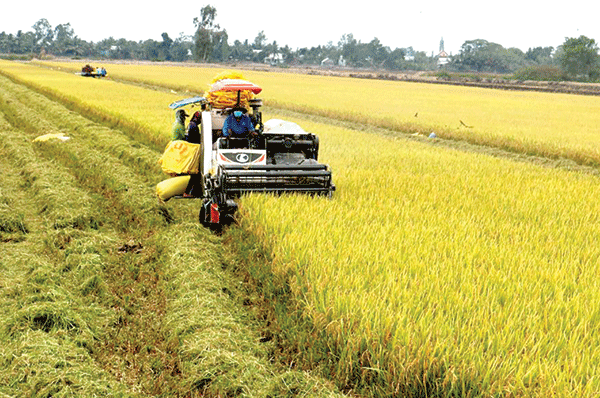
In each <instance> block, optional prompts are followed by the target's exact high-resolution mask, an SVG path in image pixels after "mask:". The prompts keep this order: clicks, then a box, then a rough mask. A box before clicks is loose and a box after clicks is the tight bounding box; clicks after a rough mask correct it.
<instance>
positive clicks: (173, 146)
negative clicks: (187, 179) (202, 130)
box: [158, 140, 201, 175]
mask: <svg viewBox="0 0 600 398" xmlns="http://www.w3.org/2000/svg"><path fill="white" fill-rule="evenodd" d="M200 149H201V145H200V144H192V143H189V142H187V141H180V140H176V141H171V142H170V143H169V145H167V148H166V149H165V151H164V153H163V154H162V156H161V157H160V159H158V164H160V166H161V168H162V169H163V171H164V172H165V173H167V174H169V175H171V174H197V173H198V165H199V163H200Z"/></svg>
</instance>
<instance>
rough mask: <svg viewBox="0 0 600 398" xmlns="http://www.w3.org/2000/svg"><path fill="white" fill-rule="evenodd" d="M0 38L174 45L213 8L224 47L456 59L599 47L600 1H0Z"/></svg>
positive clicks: (188, 33)
mask: <svg viewBox="0 0 600 398" xmlns="http://www.w3.org/2000/svg"><path fill="white" fill-rule="evenodd" d="M3 3H4V4H3V5H2V7H1V14H0V32H6V33H13V34H16V33H17V31H18V30H19V29H20V30H23V31H31V30H33V29H32V26H33V24H34V23H35V22H36V21H38V20H39V19H41V18H46V19H47V20H48V22H50V25H52V27H53V28H54V27H56V26H57V25H59V24H63V23H68V22H69V23H71V26H72V27H73V30H74V31H75V34H76V35H77V36H78V37H80V38H81V39H83V40H86V41H93V42H98V41H100V40H102V39H105V38H108V37H110V36H112V37H114V38H115V39H120V38H125V39H127V40H134V41H139V40H146V39H154V40H157V41H160V40H161V34H162V33H163V32H166V33H168V34H169V37H171V38H172V39H176V38H177V37H179V35H180V33H183V34H186V35H192V34H193V32H194V24H193V19H194V17H199V16H200V9H201V8H202V7H203V6H205V5H208V4H210V5H212V6H213V7H215V8H216V9H217V17H216V19H215V22H216V23H217V24H219V25H220V26H221V28H224V29H226V30H227V33H228V35H229V44H233V42H234V40H240V41H244V40H245V39H248V40H249V41H250V42H253V41H254V38H255V37H256V36H257V34H258V32H260V31H264V33H265V35H266V37H267V42H268V43H271V42H273V41H274V40H275V41H277V44H278V45H279V46H284V45H286V44H287V45H288V46H290V47H291V48H292V49H293V50H296V49H298V48H303V47H308V48H310V47H314V46H318V45H327V44H328V43H329V42H332V43H333V44H335V45H337V43H338V42H339V41H340V39H341V37H342V36H343V35H344V34H348V33H352V34H353V35H354V38H355V39H357V40H359V41H361V42H363V43H368V42H370V41H371V40H373V39H374V38H378V39H379V41H380V42H381V43H382V44H383V45H384V46H387V47H390V48H391V49H392V50H393V49H395V48H403V47H409V46H412V47H413V48H414V49H415V50H417V51H425V52H426V53H428V54H429V53H431V52H434V53H437V52H438V49H439V44H440V39H441V38H442V37H443V38H444V43H445V50H446V52H448V53H452V54H456V53H458V51H459V50H460V47H461V46H462V44H463V43H464V42H465V41H467V40H474V39H485V40H487V41H490V42H495V43H498V44H500V45H502V46H504V47H506V48H509V47H517V48H520V49H521V50H523V51H527V49H529V48H530V47H547V46H552V47H555V48H556V47H557V46H559V45H561V44H562V43H563V42H564V41H565V37H579V36H580V35H585V36H587V37H589V38H592V39H595V40H596V42H597V43H598V42H600V23H599V22H598V11H600V2H597V1H591V0H587V1H582V0H572V1H570V2H542V1H539V0H538V1H535V2H529V1H527V0H520V1H518V0H506V1H502V2H494V3H492V2H483V1H480V0H478V1H475V0H459V1H454V2H449V1H440V0H422V1H414V2H408V4H402V3H404V2H393V3H392V2H390V0H367V1H361V2H358V4H359V5H358V6H353V5H351V4H353V3H356V2H345V3H344V4H343V5H340V3H339V2H327V1H325V0H321V1H317V0H303V1H302V0H301V1H294V2H286V1H281V0H278V1H275V0H265V1H254V2H253V1H249V0H245V1H241V0H228V1H219V0H216V1H215V0H213V1H202V2H198V3H197V4H196V5H193V4H192V3H195V2H185V1H183V2H181V1H177V2H175V1H171V2H156V1H144V2H138V1H134V2H131V1H123V0H121V1H116V0H100V1H97V0H96V1H94V0H92V1H60V0H58V1H47V0H46V1H38V0H29V1H18V0H9V1H7V0H4V1H3Z"/></svg>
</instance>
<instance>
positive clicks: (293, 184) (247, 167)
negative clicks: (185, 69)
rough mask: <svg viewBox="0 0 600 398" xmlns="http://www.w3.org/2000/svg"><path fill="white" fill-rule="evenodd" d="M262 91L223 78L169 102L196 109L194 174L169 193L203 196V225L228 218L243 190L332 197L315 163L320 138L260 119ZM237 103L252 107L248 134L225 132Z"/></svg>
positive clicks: (325, 172) (323, 168) (323, 170)
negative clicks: (202, 92)
mask: <svg viewBox="0 0 600 398" xmlns="http://www.w3.org/2000/svg"><path fill="white" fill-rule="evenodd" d="M261 91H262V89H261V88H260V87H258V86H257V85H255V84H253V83H251V82H249V81H246V80H242V79H222V80H218V81H217V82H215V83H214V84H213V85H212V88H211V90H210V91H209V93H208V95H207V98H205V97H193V98H188V99H184V100H181V101H177V102H174V103H172V104H171V105H169V108H171V109H173V110H178V109H181V108H183V107H186V106H191V107H197V106H199V107H200V108H201V124H200V125H199V128H200V140H201V141H200V145H198V146H197V150H198V151H199V152H200V153H199V156H196V157H197V159H198V167H197V169H198V173H197V174H191V175H190V176H189V179H188V180H187V181H188V182H187V183H185V181H186V180H182V181H183V184H180V185H179V186H180V188H179V191H178V192H177V193H175V194H174V195H173V197H175V198H189V197H191V198H199V199H202V207H201V208H200V214H199V219H200V222H201V223H202V224H203V225H204V226H207V227H210V226H219V225H222V224H225V223H228V222H231V220H233V215H234V214H235V212H236V210H237V207H238V205H237V203H236V201H235V199H236V198H239V197H240V196H241V195H243V194H245V193H250V192H265V193H273V194H284V193H302V194H310V195H324V196H327V197H331V195H332V193H333V191H334V190H335V186H334V184H333V182H332V178H331V171H330V170H329V167H328V166H327V165H325V164H321V163H319V162H318V152H319V138H318V137H317V136H316V135H314V134H310V133H308V132H306V131H304V130H302V128H300V126H298V125H297V124H295V123H293V122H288V121H283V120H278V119H272V120H269V121H267V122H265V123H264V124H263V121H262V113H261V112H260V110H259V109H260V107H261V106H262V100H260V99H256V98H253V96H254V94H258V93H260V92H261ZM227 98H229V100H227ZM240 107H241V108H244V109H246V110H248V107H249V108H251V109H252V112H251V113H249V114H248V116H249V117H250V120H251V122H252V124H253V126H254V127H255V134H254V135H251V136H249V137H248V138H232V137H224V136H223V135H222V129H223V124H224V122H225V119H226V118H227V116H229V114H231V112H232V110H233V109H234V108H240ZM189 113H190V114H191V113H192V112H189ZM178 142H179V143H181V142H180V141H172V142H171V144H174V143H175V145H177V144H176V143H178ZM186 144H187V143H186ZM189 145H194V144H189ZM163 156H164V155H163ZM163 169H164V167H163ZM176 178H181V175H180V177H176ZM163 183H168V180H167V181H163ZM161 184H162V183H161ZM159 185H160V184H159ZM184 187H185V191H184V192H182V191H183V188H184ZM157 193H158V187H157ZM159 196H160V194H159Z"/></svg>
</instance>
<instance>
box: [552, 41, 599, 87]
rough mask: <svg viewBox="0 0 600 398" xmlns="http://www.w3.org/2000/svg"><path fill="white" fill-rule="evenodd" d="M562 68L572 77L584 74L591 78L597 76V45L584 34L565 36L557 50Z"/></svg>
mask: <svg viewBox="0 0 600 398" xmlns="http://www.w3.org/2000/svg"><path fill="white" fill-rule="evenodd" d="M558 58H559V60H560V65H561V67H562V68H563V70H564V71H565V72H566V73H567V74H568V75H569V76H570V77H572V78H575V79H577V78H578V77H581V76H585V77H586V78H588V79H590V80H593V79H596V78H597V77H598V75H599V74H600V73H599V67H598V45H597V44H596V41H595V40H594V39H590V38H588V37H586V36H579V37H578V38H572V37H571V38H566V39H565V42H564V43H563V44H562V46H560V47H559V50H558Z"/></svg>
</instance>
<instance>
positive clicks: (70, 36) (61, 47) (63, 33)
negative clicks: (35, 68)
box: [52, 23, 76, 55]
mask: <svg viewBox="0 0 600 398" xmlns="http://www.w3.org/2000/svg"><path fill="white" fill-rule="evenodd" d="M52 48H53V52H54V53H55V54H58V55H63V54H76V36H75V32H74V31H73V28H72V27H71V24H70V23H66V24H60V25H58V26H57V27H56V28H54V42H53V45H52Z"/></svg>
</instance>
